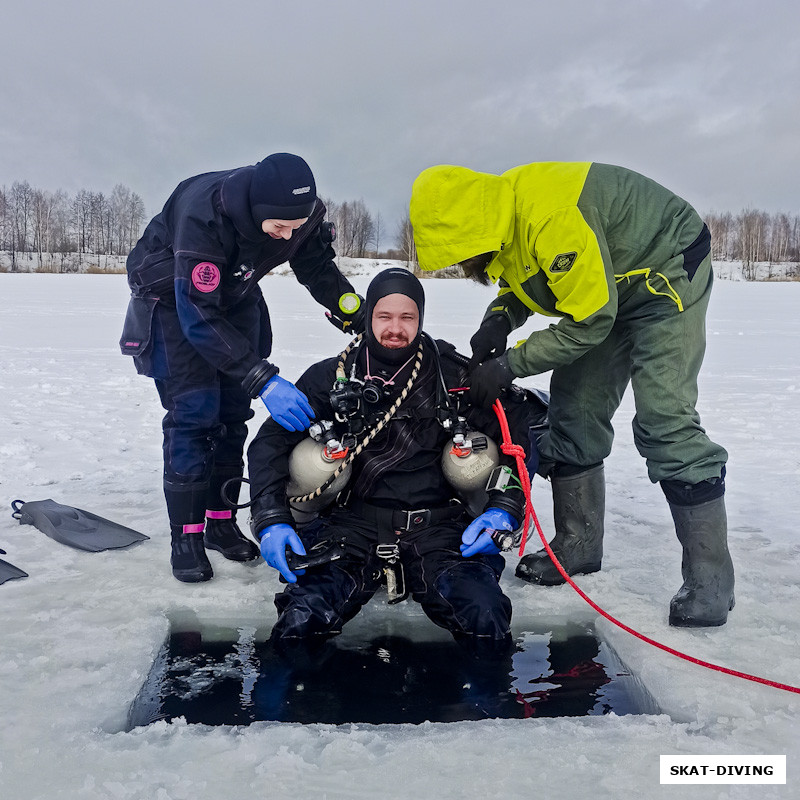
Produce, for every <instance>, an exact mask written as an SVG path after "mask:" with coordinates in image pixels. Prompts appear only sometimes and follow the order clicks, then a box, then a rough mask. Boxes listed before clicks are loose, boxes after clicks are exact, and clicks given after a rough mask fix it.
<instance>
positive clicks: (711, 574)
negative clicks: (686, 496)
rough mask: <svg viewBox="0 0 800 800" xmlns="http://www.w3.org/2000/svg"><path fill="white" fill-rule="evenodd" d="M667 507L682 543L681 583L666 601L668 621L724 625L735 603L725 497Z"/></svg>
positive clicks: (696, 625) (689, 625)
mask: <svg viewBox="0 0 800 800" xmlns="http://www.w3.org/2000/svg"><path fill="white" fill-rule="evenodd" d="M669 507H670V511H671V512H672V518H673V519H674V520H675V531H676V533H677V534H678V540H679V541H680V543H681V544H682V545H683V559H682V561H681V572H682V573H683V586H681V588H680V590H679V591H678V593H677V594H676V595H675V597H673V598H672V601H671V602H670V604H669V624H670V625H675V626H678V627H684V628H705V627H713V626H716V625H724V624H725V623H726V622H727V619H728V612H729V611H730V610H731V609H732V608H733V605H734V596H733V583H734V578H733V562H732V561H731V556H730V553H729V552H728V520H727V515H726V514H725V498H724V497H717V498H715V499H714V500H710V501H708V502H706V503H701V504H699V505H694V506H678V505H673V504H672V503H670V504H669Z"/></svg>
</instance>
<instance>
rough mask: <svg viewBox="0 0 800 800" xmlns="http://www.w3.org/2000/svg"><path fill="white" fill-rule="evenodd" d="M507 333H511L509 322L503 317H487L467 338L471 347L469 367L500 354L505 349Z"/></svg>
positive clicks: (472, 367) (471, 367)
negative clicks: (470, 336)
mask: <svg viewBox="0 0 800 800" xmlns="http://www.w3.org/2000/svg"><path fill="white" fill-rule="evenodd" d="M509 333H511V323H510V322H509V321H508V320H507V319H506V318H505V317H502V316H494V317H487V318H486V319H485V320H484V321H483V322H482V323H481V326H480V328H478V330H477V331H475V333H474V335H473V336H472V338H471V339H470V340H469V344H470V347H471V348H472V358H471V359H470V360H469V369H470V370H472V369H474V368H475V367H477V366H478V364H482V363H483V362H484V361H486V360H487V359H489V358H497V357H498V356H500V355H502V354H503V353H504V352H505V349H506V340H507V339H508V334H509Z"/></svg>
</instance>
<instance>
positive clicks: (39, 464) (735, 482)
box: [0, 270, 800, 800]
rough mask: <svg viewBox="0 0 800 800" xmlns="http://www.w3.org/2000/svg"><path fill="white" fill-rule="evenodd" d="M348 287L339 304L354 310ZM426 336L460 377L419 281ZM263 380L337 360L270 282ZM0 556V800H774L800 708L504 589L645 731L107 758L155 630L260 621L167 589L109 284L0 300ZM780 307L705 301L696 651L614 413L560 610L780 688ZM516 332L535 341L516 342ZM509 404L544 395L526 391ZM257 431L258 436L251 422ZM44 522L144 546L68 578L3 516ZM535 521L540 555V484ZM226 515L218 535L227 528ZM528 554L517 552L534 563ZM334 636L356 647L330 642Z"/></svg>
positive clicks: (267, 735) (329, 737) (528, 725)
mask: <svg viewBox="0 0 800 800" xmlns="http://www.w3.org/2000/svg"><path fill="white" fill-rule="evenodd" d="M368 272H369V270H367V271H366V273H364V274H361V275H357V276H356V277H355V278H354V279H353V280H354V283H355V284H356V287H357V289H358V290H359V291H362V292H363V291H364V290H365V289H366V285H367V283H368V280H369V275H368V274H367V273H368ZM424 285H425V289H426V294H427V311H426V326H425V327H426V329H427V330H428V332H430V333H431V334H433V335H436V336H439V337H442V338H446V339H449V340H451V341H453V342H454V343H455V344H456V345H457V346H458V347H459V349H461V350H462V352H468V341H469V337H470V335H471V333H472V331H473V329H474V327H475V326H476V325H477V322H478V320H479V318H480V315H481V313H482V309H483V308H484V307H485V305H486V303H487V302H488V301H489V299H490V297H491V294H492V291H491V290H490V289H486V288H483V287H480V286H477V285H474V284H469V283H467V282H465V281H459V280H428V281H425V284H424ZM262 287H263V289H264V293H265V295H266V297H267V302H268V304H269V306H270V309H271V310H272V314H273V326H274V329H275V349H274V354H273V355H274V358H275V361H276V362H277V363H278V364H279V365H280V366H281V370H282V374H283V375H285V376H286V377H287V378H290V379H292V378H296V377H297V376H298V375H299V374H300V372H301V371H302V370H303V369H304V367H305V366H306V365H308V364H309V363H311V362H312V361H314V360H317V359H320V358H323V357H327V356H330V355H332V354H334V353H335V352H337V351H338V349H341V348H343V347H344V346H345V344H346V343H347V339H346V338H345V337H343V336H342V335H341V334H338V333H337V332H336V331H335V330H334V329H333V328H332V327H331V326H330V324H329V323H328V322H327V321H326V320H325V319H324V316H323V313H322V309H321V308H320V307H318V306H316V304H315V303H314V302H313V301H312V300H311V298H310V297H309V295H308V294H307V292H306V291H305V290H304V289H303V288H302V287H300V286H299V285H298V284H297V283H296V282H295V281H294V279H293V278H291V277H288V276H286V275H278V276H270V277H268V278H266V279H265V280H263V281H262ZM0 293H1V294H2V299H3V303H2V310H1V311H0V364H1V365H2V376H3V377H2V391H0V412H1V413H0V488H1V491H0V505H2V506H3V507H5V508H6V509H7V512H8V513H7V514H2V515H0V547H3V548H5V549H6V550H7V552H8V555H7V556H5V558H6V559H7V560H8V561H10V562H11V563H13V564H15V565H16V566H18V567H20V568H22V569H24V570H25V571H26V572H28V573H29V574H30V577H29V578H26V579H24V580H15V581H10V582H8V583H6V584H4V585H2V586H0V712H2V724H1V725H0V796H2V797H3V798H17V799H18V800H33V799H34V798H37V799H38V798H48V800H62V799H64V800H66V799H70V800H72V798H80V799H81V800H83V798H86V800H94V799H95V798H97V800H100V799H102V800H108V799H109V798H114V799H116V798H120V799H122V798H137V799H138V798H141V799H142V800H145V799H146V800H168V799H169V800H173V799H174V800H179V799H182V798H191V799H192V800H204V799H205V798H256V797H258V798H260V797H264V798H267V797H268V798H293V799H294V800H298V799H299V800H304V799H305V798H354V797H365V798H386V800H392V799H394V798H397V799H398V800H399V799H400V798H420V799H423V800H427V798H437V800H438V799H441V800H447V799H448V798H460V799H463V798H487V797H502V798H551V797H561V798H578V799H580V798H593V799H594V798H597V799H600V798H617V799H618V798H639V797H651V796H661V795H660V794H658V795H657V794H656V793H659V792H660V791H669V790H660V789H659V788H657V787H658V785H659V755H660V754H676V755H681V754H684V755H724V754H752V755H757V754H786V755H787V761H788V765H789V766H788V775H787V784H786V785H773V786H763V785H762V786H753V785H750V786H749V785H723V786H709V785H707V786H682V787H681V788H680V790H679V792H680V794H679V795H678V794H675V795H674V796H680V797H681V798H682V799H683V798H688V799H689V800H692V799H693V798H731V799H732V800H735V799H737V798H751V797H752V798H756V797H758V798H789V797H797V796H798V781H800V778H799V777H798V775H797V773H796V764H797V763H798V756H800V722H799V721H798V711H800V697H799V696H798V695H797V694H791V693H788V692H784V691H779V690H777V689H774V688H771V687H767V686H762V685H759V684H756V683H752V682H750V681H745V680H741V679H738V678H734V677H729V676H726V675H723V674H720V673H717V672H712V671H709V670H707V669H703V668H701V667H699V666H696V665H693V664H689V663H687V662H684V661H682V660H680V659H678V658H675V657H673V656H671V655H668V654H666V653H663V652H661V651H659V650H657V649H655V648H653V647H650V646H649V645H647V644H645V643H643V642H641V641H639V640H637V639H635V638H634V637H632V636H630V635H629V634H627V633H625V632H624V631H622V630H620V629H618V628H616V627H615V626H613V625H612V624H611V623H609V622H607V621H606V620H604V619H602V618H598V617H597V615H596V614H595V613H594V612H593V611H592V610H591V608H589V607H588V606H587V605H586V603H584V601H583V600H581V599H580V598H579V597H578V596H577V595H576V594H575V592H574V591H573V590H572V589H571V588H569V587H568V586H563V587H553V588H546V587H535V586H531V585H528V584H523V583H522V582H520V581H519V580H517V579H516V578H515V577H514V574H513V573H514V566H515V564H516V560H517V556H516V554H514V555H512V556H509V557H507V562H508V567H507V569H506V573H505V575H504V577H503V588H504V590H505V591H506V593H507V594H508V595H509V597H510V598H511V600H512V602H513V604H514V631H515V634H516V635H522V633H524V632H525V631H526V630H530V629H532V628H534V627H540V626H541V624H542V623H543V622H544V621H547V620H550V619H559V618H568V619H573V620H587V621H594V623H595V626H596V629H597V631H598V633H599V634H600V635H601V636H602V638H603V639H604V640H605V641H606V642H607V643H608V644H609V645H610V646H611V647H613V648H614V650H615V651H616V652H617V654H618V655H619V656H620V657H621V658H622V659H623V661H624V662H625V663H626V664H627V665H628V666H629V667H630V668H631V669H632V670H633V671H635V672H636V673H637V675H638V676H639V678H640V679H641V680H642V681H643V683H644V684H645V686H646V688H647V689H648V690H649V692H650V693H651V694H652V695H653V697H654V698H655V700H656V702H657V703H658V705H659V707H660V708H661V709H662V710H663V713H662V714H659V715H642V716H619V717H618V716H614V715H613V714H612V715H607V716H595V717H581V718H561V719H540V720H537V719H527V720H486V721H482V722H460V723H450V724H432V723H426V724H423V725H399V726H396V725H376V726H371V725H344V726H334V725H298V724H283V723H256V724H254V725H251V726H249V727H233V728H231V727H210V726H202V725H187V724H184V723H181V722H180V721H179V722H175V723H171V724H167V723H165V722H159V723H155V724H153V725H151V726H149V727H147V728H138V729H135V730H133V731H132V732H129V733H126V732H123V728H124V727H125V723H126V715H127V711H128V708H129V706H130V704H131V702H132V700H133V699H134V697H135V696H136V693H137V692H138V690H139V688H140V687H141V685H142V683H143V681H144V679H145V677H146V676H147V674H148V671H149V669H150V667H151V665H152V663H153V659H154V658H155V657H156V655H157V653H158V651H159V649H160V647H161V645H162V643H163V642H164V640H165V637H166V635H167V632H168V630H169V625H170V620H172V621H173V622H175V621H178V622H180V621H181V620H183V621H186V620H198V621H199V622H200V624H201V625H208V626H218V627H227V628H230V629H233V630H237V629H240V630H255V631H256V632H257V635H258V636H263V637H265V636H267V635H268V632H269V629H270V627H271V625H272V623H273V621H274V619H275V610H274V607H273V605H272V597H273V594H274V593H275V592H276V591H278V590H279V589H280V584H279V583H278V580H277V573H275V572H274V571H273V570H270V569H269V568H268V567H267V566H266V564H264V563H262V562H259V563H258V564H257V565H255V564H254V565H241V564H235V563H232V562H227V561H225V560H224V559H222V558H221V557H220V556H218V554H216V553H211V555H210V558H211V561H212V564H213V567H214V571H215V577H214V580H213V581H211V582H209V583H206V584H199V585H187V584H181V583H178V582H177V581H175V580H174V579H173V578H172V576H171V574H170V568H169V536H168V525H167V518H166V511H165V508H164V502H163V497H162V493H161V449H160V448H161V446H160V438H161V437H160V420H161V416H162V413H163V412H162V410H161V407H160V405H159V403H158V399H157V396H156V392H155V389H154V387H153V384H152V381H150V380H149V379H147V378H143V377H140V376H137V375H136V373H135V370H134V368H133V365H132V363H131V361H130V359H127V358H124V357H123V356H121V355H120V354H119V350H118V347H117V341H118V338H119V334H120V327H121V324H122V320H123V317H124V314H125V307H126V302H127V297H128V291H127V285H126V282H125V278H124V276H121V275H65V276H62V275H30V274H21V275H20V274H0ZM798 308H800V283H743V282H734V281H725V280H720V281H717V283H716V286H715V289H714V293H713V295H712V301H711V307H710V312H709V320H708V352H707V356H706V362H705V367H704V370H703V372H702V373H701V383H700V402H699V410H700V413H701V415H702V418H703V423H704V425H705V427H706V428H707V430H708V431H709V433H710V434H711V436H712V438H713V439H715V440H716V441H719V442H720V443H721V444H723V445H724V446H725V447H727V448H728V450H729V452H730V462H729V465H728V479H727V485H728V493H727V506H728V516H729V526H730V534H729V539H730V549H731V553H732V556H733V559H734V563H735V566H736V569H737V585H736V608H735V609H734V611H733V612H732V613H731V615H730V618H729V621H728V624H727V625H726V626H724V627H722V628H717V629H700V630H685V629H674V628H670V627H669V626H668V625H667V609H668V604H669V599H670V597H671V596H672V594H674V592H675V591H676V590H677V589H678V587H679V586H680V582H681V579H680V546H679V544H678V541H677V539H676V537H675V533H674V530H673V527H672V521H671V518H670V515H669V510H668V508H667V504H666V502H665V501H664V499H663V496H662V494H661V491H660V489H659V488H658V487H657V486H653V485H651V484H650V482H649V481H648V479H647V476H646V472H645V466H644V462H643V460H642V459H641V458H640V457H639V455H638V453H637V452H636V450H635V448H634V446H633V442H632V437H631V432H630V419H631V417H632V414H633V403H632V398H631V396H630V395H629V394H628V395H626V397H625V400H624V402H623V406H622V408H621V409H620V411H619V413H618V414H617V417H616V429H617V441H616V443H615V448H614V452H613V454H612V456H611V457H610V458H609V459H608V462H607V468H606V474H607V480H608V497H607V518H606V521H607V535H606V549H605V558H604V566H603V570H602V572H600V573H598V574H595V575H591V576H581V577H579V578H578V580H577V582H578V584H579V585H580V586H581V587H582V588H583V589H584V590H585V591H586V592H587V593H588V594H589V595H590V596H591V597H592V598H593V599H594V600H595V601H596V602H597V603H599V604H600V606H602V607H603V608H604V609H606V610H607V611H608V612H609V613H611V614H614V615H615V616H617V617H618V618H619V619H621V620H622V621H623V622H624V623H626V624H627V625H629V626H631V627H633V628H635V629H636V630H638V631H640V632H642V633H643V634H645V635H647V636H649V637H651V638H653V639H656V640H658V641H660V642H663V643H664V644H666V645H668V646H670V647H673V648H675V649H677V650H681V651H683V652H687V653H689V654H690V655H692V656H695V657H697V658H700V659H703V660H706V661H710V662H713V663H716V664H721V665H724V666H727V667H730V668H733V669H736V670H740V671H743V672H746V673H750V674H755V675H759V676H762V677H765V678H769V679H771V680H774V681H779V682H782V683H786V684H792V685H795V686H796V685H798V684H800V675H799V674H798V672H799V671H798V664H800V658H798V652H800V649H799V647H798V646H799V645H800V642H799V641H798V640H799V639H800V591H799V589H798V568H797V564H798V556H800V543H798V539H797V526H798V520H800V492H798V483H799V482H800V481H799V478H800V426H798V420H800V363H798V352H800V315H799V314H798V313H797V310H798ZM530 324H539V325H545V324H547V321H546V320H543V319H541V318H539V319H538V320H537V321H536V322H532V323H530ZM522 384H523V385H529V386H532V387H534V386H537V387H541V388H546V387H547V379H546V376H538V377H536V378H528V379H525V380H524V381H522ZM253 408H254V409H255V411H256V418H255V419H254V420H253V421H252V423H251V430H252V431H255V429H256V428H257V426H258V424H259V423H260V422H261V420H263V418H264V416H265V413H266V412H265V410H264V409H263V407H262V406H261V404H256V403H254V405H253ZM48 497H51V498H52V499H54V500H56V501H58V502H61V503H65V504H68V505H75V506H78V507H80V508H84V509H87V510H90V511H93V512H94V513H96V514H100V515H103V516H106V517H108V518H110V519H113V520H115V521H117V522H120V523H122V524H125V525H129V526H130V527H132V528H135V529H137V530H140V531H141V532H143V533H145V534H147V535H148V536H150V537H151V540H150V541H149V542H144V543H143V544H141V545H138V546H136V547H134V548H131V549H130V550H124V551H109V552H104V553H85V552H80V551H77V550H72V549H70V548H67V547H65V546H63V545H60V544H57V543H56V542H54V541H52V540H51V539H48V538H47V537H46V536H44V535H43V534H41V533H40V532H38V531H37V530H35V529H34V528H32V527H30V526H21V525H18V524H17V522H16V521H15V520H13V519H12V518H11V508H10V503H11V501H12V500H14V499H16V498H21V499H23V500H41V499H46V498H48ZM533 497H534V504H535V507H536V509H537V513H538V515H539V518H540V520H541V522H542V525H543V526H544V528H545V533H546V534H547V535H548V538H549V537H550V536H552V521H551V501H550V497H549V489H548V484H546V483H545V482H543V481H541V479H536V480H535V481H534V494H533ZM243 518H244V514H242V519H243ZM537 545H538V542H537V541H535V540H533V541H531V542H530V544H529V545H528V547H529V549H533V548H536V547H537ZM393 618H394V619H396V620H398V622H399V623H400V624H401V625H402V627H403V628H404V629H408V628H411V627H418V628H419V629H420V631H421V634H420V635H421V636H422V635H424V634H426V633H429V632H430V631H429V628H430V627H431V623H429V622H428V621H427V619H425V617H424V616H423V615H422V613H421V612H420V611H419V608H418V607H417V606H415V605H414V604H413V603H404V604H402V605H400V606H394V607H387V606H386V605H385V603H384V602H383V601H380V602H377V601H376V602H373V603H372V604H371V605H370V606H369V607H368V608H367V609H366V610H365V611H364V613H363V615H362V618H361V619H360V620H358V624H359V625H362V626H364V628H365V629H367V628H368V627H369V626H370V625H374V626H387V625H389V626H391V625H392V621H391V620H392V619H393ZM353 624H355V622H354V623H353Z"/></svg>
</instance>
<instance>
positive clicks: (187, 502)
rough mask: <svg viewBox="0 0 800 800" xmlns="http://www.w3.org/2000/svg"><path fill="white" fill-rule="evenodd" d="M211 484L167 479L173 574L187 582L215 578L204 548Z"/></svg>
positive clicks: (166, 490)
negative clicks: (209, 485) (207, 499)
mask: <svg viewBox="0 0 800 800" xmlns="http://www.w3.org/2000/svg"><path fill="white" fill-rule="evenodd" d="M207 493H208V483H177V482H173V481H170V480H167V479H166V478H165V479H164V497H165V499H166V501H167V512H168V514H169V522H170V526H169V527H170V534H171V537H172V555H171V557H170V564H171V565H172V574H173V575H174V576H175V578H176V579H177V580H179V581H182V582H183V583H202V582H203V581H208V580H211V578H212V577H213V575H214V572H213V570H212V569H211V564H210V563H209V560H208V556H207V555H206V551H205V548H204V547H203V529H204V527H205V524H204V523H205V507H206V495H207Z"/></svg>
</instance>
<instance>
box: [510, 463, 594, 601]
mask: <svg viewBox="0 0 800 800" xmlns="http://www.w3.org/2000/svg"><path fill="white" fill-rule="evenodd" d="M552 483H553V519H554V522H555V528H556V535H555V536H554V537H553V540H552V541H551V542H550V547H551V549H552V550H553V553H554V554H555V557H556V558H557V559H558V560H559V563H560V564H561V566H562V567H563V568H564V570H565V572H566V573H567V574H568V575H577V574H580V573H586V572H597V571H598V570H599V569H600V564H601V562H602V560H603V518H604V516H605V505H606V502H605V499H606V483H605V473H604V470H603V465H602V464H598V465H597V466H595V467H591V468H590V469H588V470H585V471H584V472H579V473H577V474H576V475H565V476H563V477H558V476H557V475H554V476H553V478H552ZM516 575H517V577H518V578H521V579H522V580H524V581H528V582H529V583H539V584H541V585H543V586H557V585H559V584H562V583H564V582H565V581H564V578H563V577H562V576H561V573H560V572H559V571H558V570H557V569H556V566H555V564H553V562H552V561H551V560H550V556H549V555H548V554H547V550H539V552H537V553H532V554H530V555H527V556H523V557H522V558H521V559H520V561H519V564H517V571H516Z"/></svg>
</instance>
